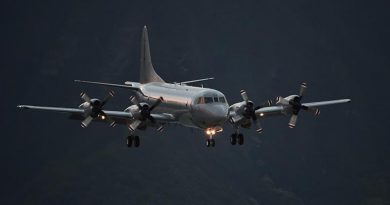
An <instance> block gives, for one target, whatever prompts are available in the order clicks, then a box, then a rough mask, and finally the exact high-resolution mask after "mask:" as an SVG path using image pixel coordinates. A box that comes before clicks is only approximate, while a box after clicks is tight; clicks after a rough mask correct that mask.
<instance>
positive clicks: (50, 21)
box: [0, 0, 390, 205]
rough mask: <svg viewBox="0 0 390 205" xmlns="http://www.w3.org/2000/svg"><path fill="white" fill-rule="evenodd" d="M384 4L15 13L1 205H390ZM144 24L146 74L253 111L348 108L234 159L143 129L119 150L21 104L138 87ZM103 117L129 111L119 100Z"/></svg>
mask: <svg viewBox="0 0 390 205" xmlns="http://www.w3.org/2000/svg"><path fill="white" fill-rule="evenodd" d="M389 8H390V5H389V3H387V2H386V1H343V0H330V1H310V0H297V1H289V0H272V1H257V0H256V1H255V0H253V1H246V0H243V1H232V2H228V1H220V2H216V1H213V3H212V1H193V2H186V1H177V2H174V1H169V2H168V1H167V2H165V1H155V2H152V1H131V0H122V1H103V0H95V1H89V2H88V1H58V2H56V1H11V0H3V1H1V6H0V10H1V12H0V15H1V32H0V41H1V46H0V50H1V61H0V63H1V64H0V65H1V75H0V76H1V88H2V89H1V90H2V94H1V96H2V98H1V113H2V118H1V130H2V134H1V149H0V150H1V151H0V153H1V155H0V156H1V175H0V176H1V178H2V179H1V192H0V200H1V201H0V204H260V205H264V204H267V205H273V204H289V205H290V204H294V205H295V204H309V205H329V204H334V205H339V204H340V205H344V204H358V205H360V204H361V205H382V204H390V160H389V156H390V149H389V147H390V139H389V134H388V128H389V125H390V118H389V114H390V113H389V107H388V105H387V103H386V102H387V101H388V100H390V98H389V92H388V89H387V88H388V84H389V83H388V79H389V77H390V75H389V74H390V58H389V57H390V51H389V47H390V39H389V37H390V24H389V22H390V12H389ZM144 25H147V26H148V29H149V39H150V43H151V52H152V59H153V63H154V66H155V68H156V71H157V72H158V73H159V75H160V76H161V77H162V78H163V79H164V80H166V81H167V82H178V81H187V80H192V79H199V78H204V77H216V80H214V81H209V82H206V83H205V86H207V87H211V88H214V89H218V90H220V91H221V92H223V93H225V95H226V97H227V99H228V101H229V103H230V104H233V103H235V102H238V101H240V100H241V97H240V93H239V91H240V90H241V89H245V90H246V91H247V92H248V94H249V97H250V98H251V99H252V100H253V101H255V102H257V103H258V104H260V103H261V102H263V101H265V100H267V99H275V97H276V96H279V95H282V96H287V95H290V94H296V93H297V92H298V89H299V85H300V83H301V82H307V84H308V86H309V88H308V89H307V92H306V96H305V99H304V101H305V102H309V101H319V100H332V99H340V98H351V99H352V103H350V104H343V105H336V106H329V107H324V108H322V109H321V115H320V116H319V117H314V116H312V115H310V114H307V113H304V112H302V113H300V116H299V119H298V123H297V127H296V128H295V129H289V128H288V126H287V123H288V120H289V119H288V117H274V118H269V119H266V120H263V121H262V124H263V127H264V132H263V133H262V134H261V135H257V134H256V132H255V131H254V130H246V131H244V134H245V136H246V142H245V145H244V146H231V145H230V143H229V135H230V134H231V133H232V132H233V130H232V129H230V128H229V127H226V129H225V131H224V132H223V133H222V134H220V135H218V136H217V137H216V143H217V145H216V147H215V148H213V149H211V148H207V147H206V146H205V135H204V133H203V131H201V130H195V129H189V128H183V127H180V126H176V125H172V126H169V127H167V128H166V130H165V132H164V133H162V134H159V133H157V132H156V131H155V130H148V131H147V132H145V133H143V134H142V135H141V147H140V148H138V149H134V148H132V149H128V148H127V146H126V143H125V138H126V136H127V135H128V131H127V129H126V128H125V127H124V126H117V127H115V128H110V127H109V126H108V125H106V124H102V123H92V124H91V126H89V127H88V128H87V129H83V128H81V127H80V122H79V121H72V120H68V119H67V117H68V116H67V115H66V114H59V113H48V112H38V111H21V110H18V109H17V108H16V105H18V104H32V105H46V106H63V107H77V106H78V105H79V104H80V103H81V99H80V97H79V93H80V92H81V91H86V92H87V93H88V94H89V95H91V96H94V97H99V98H102V97H104V95H105V93H106V92H107V88H104V87H93V86H88V85H80V84H76V83H74V82H73V80H74V79H83V80H93V81H103V82H113V83H123V82H124V81H127V80H130V81H138V76H139V55H140V54H139V50H140V38H141V31H142V27H143V26H144ZM114 91H115V92H116V96H115V98H113V99H112V100H111V101H110V102H109V103H108V104H107V106H106V109H110V110H123V109H125V108H126V107H127V106H129V105H130V102H129V100H128V98H129V96H130V93H129V91H127V90H121V89H114Z"/></svg>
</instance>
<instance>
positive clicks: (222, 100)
mask: <svg viewBox="0 0 390 205" xmlns="http://www.w3.org/2000/svg"><path fill="white" fill-rule="evenodd" d="M196 103H197V104H210V103H226V99H225V97H223V96H219V97H211V96H205V97H199V98H198V99H197V101H196Z"/></svg>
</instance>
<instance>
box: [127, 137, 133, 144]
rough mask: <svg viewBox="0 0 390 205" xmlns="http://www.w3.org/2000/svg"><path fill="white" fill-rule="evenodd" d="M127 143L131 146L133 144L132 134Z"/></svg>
mask: <svg viewBox="0 0 390 205" xmlns="http://www.w3.org/2000/svg"><path fill="white" fill-rule="evenodd" d="M126 143H127V147H131V146H132V145H133V136H131V135H129V136H127V140H126Z"/></svg>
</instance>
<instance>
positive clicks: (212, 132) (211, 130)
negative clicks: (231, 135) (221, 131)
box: [206, 128, 217, 135]
mask: <svg viewBox="0 0 390 205" xmlns="http://www.w3.org/2000/svg"><path fill="white" fill-rule="evenodd" d="M216 132H217V131H216V130H215V129H211V128H209V129H207V130H206V134H207V135H215V133H216Z"/></svg>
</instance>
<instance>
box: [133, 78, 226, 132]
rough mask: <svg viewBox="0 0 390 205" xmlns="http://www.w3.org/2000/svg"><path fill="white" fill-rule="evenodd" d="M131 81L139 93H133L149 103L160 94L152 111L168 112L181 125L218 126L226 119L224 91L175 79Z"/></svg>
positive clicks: (202, 127) (196, 126) (204, 127)
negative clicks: (144, 81) (157, 103)
mask: <svg viewBox="0 0 390 205" xmlns="http://www.w3.org/2000/svg"><path fill="white" fill-rule="evenodd" d="M132 84H133V86H134V85H136V86H137V87H139V88H140V90H141V91H142V93H143V95H142V94H140V93H137V98H138V99H139V101H141V102H146V103H148V104H152V103H153V102H155V100H156V99H158V98H160V97H162V98H163V103H161V104H160V105H159V106H158V107H156V109H155V110H154V112H155V113H169V114H172V115H173V116H174V117H175V118H177V120H178V123H179V124H182V125H184V126H187V127H195V128H201V129H207V128H215V127H222V126H223V124H224V123H225V121H226V120H227V119H228V110H229V105H228V103H227V101H226V98H225V95H224V94H222V93H221V92H219V91H217V90H214V89H210V88H203V87H193V86H188V85H183V84H179V83H177V84H175V83H174V84H172V83H163V82H152V83H146V84H139V83H133V82H132Z"/></svg>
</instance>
